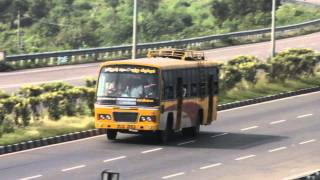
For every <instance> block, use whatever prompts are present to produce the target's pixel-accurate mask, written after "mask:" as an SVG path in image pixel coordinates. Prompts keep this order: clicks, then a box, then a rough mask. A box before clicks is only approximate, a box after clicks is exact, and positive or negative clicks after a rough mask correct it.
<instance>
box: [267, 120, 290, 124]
mask: <svg viewBox="0 0 320 180" xmlns="http://www.w3.org/2000/svg"><path fill="white" fill-rule="evenodd" d="M286 121H287V120H279V121H273V122H271V123H270V124H279V123H283V122H286Z"/></svg>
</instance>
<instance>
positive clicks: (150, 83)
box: [143, 77, 157, 98]
mask: <svg viewBox="0 0 320 180" xmlns="http://www.w3.org/2000/svg"><path fill="white" fill-rule="evenodd" d="M143 89H144V94H145V98H153V97H155V95H156V92H157V83H156V82H155V79H154V78H150V77H149V78H148V79H147V84H146V85H145V86H143Z"/></svg>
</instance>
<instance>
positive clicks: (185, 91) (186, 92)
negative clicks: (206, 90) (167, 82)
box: [182, 84, 189, 97]
mask: <svg viewBox="0 0 320 180" xmlns="http://www.w3.org/2000/svg"><path fill="white" fill-rule="evenodd" d="M182 97H189V89H188V85H187V84H184V85H183V86H182Z"/></svg>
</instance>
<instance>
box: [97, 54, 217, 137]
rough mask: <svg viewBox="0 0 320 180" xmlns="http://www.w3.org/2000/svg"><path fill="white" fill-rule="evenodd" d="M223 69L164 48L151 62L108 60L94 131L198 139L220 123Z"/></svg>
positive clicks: (201, 56)
mask: <svg viewBox="0 0 320 180" xmlns="http://www.w3.org/2000/svg"><path fill="white" fill-rule="evenodd" d="M218 80H219V69H218V66H217V64H216V63H214V62H212V61H206V60H205V58H204V54H203V52H197V51H184V50H175V49H162V50H154V51H149V53H148V58H144V59H137V60H123V61H109V62H105V63H103V64H102V65H101V67H100V74H99V79H98V83H97V93H96V103H95V127H96V128H103V129H106V132H107V133H106V134H107V138H108V139H109V140H114V139H116V136H117V133H118V132H121V133H142V134H143V133H149V132H152V133H156V134H158V135H159V138H160V140H161V141H162V142H163V143H166V142H167V140H168V136H169V135H170V133H171V132H176V131H180V130H181V131H182V134H183V135H185V136H197V135H198V133H199V130H200V125H209V124H211V122H212V121H213V120H216V119H217V104H218Z"/></svg>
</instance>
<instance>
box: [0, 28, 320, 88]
mask: <svg viewBox="0 0 320 180" xmlns="http://www.w3.org/2000/svg"><path fill="white" fill-rule="evenodd" d="M289 47H290V48H311V49H314V50H318V51H320V32H318V33H313V34H309V35H304V36H299V37H293V38H287V39H282V40H278V41H277V51H282V50H284V49H286V48H289ZM269 49H270V43H269V42H262V43H255V44H247V45H239V46H231V47H225V48H218V49H212V50H206V51H205V54H206V56H207V59H209V60H213V61H217V62H224V61H227V60H229V59H230V58H232V57H235V56H238V55H253V56H257V57H259V58H262V59H266V58H268V57H269V54H270V50H269ZM98 67H99V63H92V64H81V65H68V66H61V67H48V68H41V69H29V70H20V71H15V72H9V73H0V89H2V90H5V91H7V92H13V91H14V90H16V89H18V88H19V87H21V86H23V85H26V84H41V83H46V82H56V81H64V82H68V83H71V84H74V85H82V84H83V79H84V78H86V77H88V76H92V77H96V76H97V72H98Z"/></svg>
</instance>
